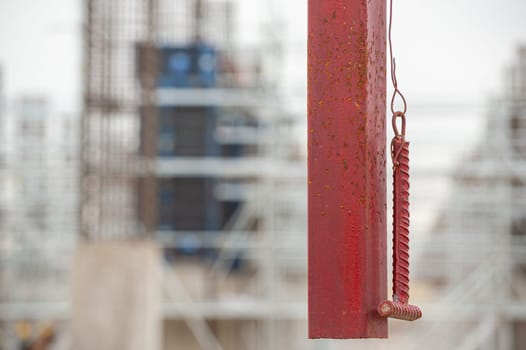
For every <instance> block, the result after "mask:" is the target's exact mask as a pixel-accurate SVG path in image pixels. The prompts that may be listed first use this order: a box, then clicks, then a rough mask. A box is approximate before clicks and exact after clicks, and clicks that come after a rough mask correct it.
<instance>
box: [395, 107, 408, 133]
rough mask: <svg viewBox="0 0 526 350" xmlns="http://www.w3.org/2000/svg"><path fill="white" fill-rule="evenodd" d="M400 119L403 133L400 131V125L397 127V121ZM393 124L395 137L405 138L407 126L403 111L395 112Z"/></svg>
mask: <svg viewBox="0 0 526 350" xmlns="http://www.w3.org/2000/svg"><path fill="white" fill-rule="evenodd" d="M398 118H400V119H401V120H402V132H401V133H400V132H399V131H398V125H396V119H398ZM392 122H393V131H394V134H395V137H402V138H404V137H405V124H406V120H405V112H401V111H398V112H394V113H393V119H392Z"/></svg>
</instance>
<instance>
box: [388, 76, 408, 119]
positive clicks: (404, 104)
mask: <svg viewBox="0 0 526 350" xmlns="http://www.w3.org/2000/svg"><path fill="white" fill-rule="evenodd" d="M393 79H396V76H395V77H394V78H393ZM395 82H396V80H395ZM396 84H398V83H396ZM397 95H398V96H399V97H400V99H401V100H402V112H401V113H402V114H405V113H406V112H407V101H406V100H405V96H404V95H403V94H402V92H401V91H400V90H398V86H397V85H396V86H395V87H394V91H393V95H392V96H391V112H392V113H393V114H395V113H397V112H395V101H396V96H397Z"/></svg>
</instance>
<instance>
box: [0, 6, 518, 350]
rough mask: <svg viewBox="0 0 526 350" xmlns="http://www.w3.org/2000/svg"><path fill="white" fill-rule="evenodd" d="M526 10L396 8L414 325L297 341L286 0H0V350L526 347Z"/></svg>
mask: <svg viewBox="0 0 526 350" xmlns="http://www.w3.org/2000/svg"><path fill="white" fill-rule="evenodd" d="M524 13H526V3H524V2H523V1H520V0H504V1H485V2H480V1H474V0H460V1H459V0H456V1H454V0H447V1H446V0H440V1H439V0H428V1H425V2H423V1H417V0H400V1H395V13H394V15H395V22H394V30H393V35H394V44H395V52H396V56H397V68H398V80H399V84H400V87H401V89H402V90H403V91H404V93H405V95H406V97H407V98H408V102H409V111H408V138H409V140H410V141H411V153H412V158H411V165H412V173H411V176H412V183H411V220H412V221H411V223H412V232H411V235H412V236H411V239H412V242H411V266H412V270H411V274H412V275H411V277H412V285H411V287H412V290H411V298H412V302H413V303H414V304H417V305H420V306H421V308H422V310H423V312H424V318H423V319H422V320H420V321H418V322H415V323H404V322H398V321H390V339H389V340H352V341H330V340H316V341H309V340H307V339H306V337H307V332H306V311H307V310H306V296H307V290H306V229H307V227H306V208H307V207H306V203H307V196H306V70H307V69H306V60H307V57H306V56H307V55H306V38H307V23H306V18H307V1H306V0H301V1H300V0H289V1H286V2H283V1H276V0H250V1H241V0H82V1H81V0H40V1H29V0H18V1H8V0H0V349H76V350H77V349H89V350H92V349H95V348H101V349H142V350H144V349H151V350H159V349H185V350H186V349H203V350H221V349H223V350H230V349H287V350H291V349H298V350H299V349H302V350H303V349H324V350H332V349H334V350H336V349H350V348H352V349H423V348H426V349H428V350H430V349H465V350H468V349H473V350H475V349H483V350H485V349H500V350H508V349H510V350H511V349H512V350H519V349H525V348H526V163H525V160H526V103H525V101H526V46H521V43H526V28H525V27H524V24H523V17H524ZM390 137H391V134H390V131H389V132H388V138H390ZM387 183H388V187H389V188H388V193H390V180H388V181H387ZM389 203H390V202H389ZM388 216H390V215H388ZM389 227H390V226H389ZM389 255H390V254H389Z"/></svg>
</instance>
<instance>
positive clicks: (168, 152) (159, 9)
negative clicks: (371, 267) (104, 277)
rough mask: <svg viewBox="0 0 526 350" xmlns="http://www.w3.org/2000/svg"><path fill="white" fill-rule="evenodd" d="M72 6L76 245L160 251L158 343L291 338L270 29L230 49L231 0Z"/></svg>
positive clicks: (289, 229) (276, 51) (294, 201)
mask: <svg viewBox="0 0 526 350" xmlns="http://www.w3.org/2000/svg"><path fill="white" fill-rule="evenodd" d="M85 4H86V22H87V23H86V43H85V113H84V117H83V126H82V130H83V133H82V135H83V140H82V145H83V147H82V184H81V194H82V200H81V235H82V237H83V238H84V239H86V240H88V241H97V240H115V239H117V240H119V239H124V240H127V239H134V238H144V237H153V238H155V239H156V240H157V241H158V242H159V243H160V244H161V245H162V247H163V250H164V260H163V266H164V270H163V275H164V278H163V284H164V287H163V290H164V293H165V295H164V298H165V300H164V304H163V315H164V318H165V332H164V333H165V337H164V342H165V345H164V346H165V348H167V349H169V348H173V347H175V346H176V345H177V346H180V347H182V348H185V349H193V348H196V349H197V348H202V349H221V348H223V349H269V348H270V349H277V348H285V347H290V346H289V345H288V344H285V343H284V342H283V341H288V339H289V338H290V337H291V335H292V334H294V333H295V332H297V333H298V336H296V337H294V338H295V339H304V336H303V335H304V327H305V325H304V320H303V319H304V317H305V316H304V315H305V302H304V301H305V290H304V286H305V275H306V274H305V236H304V233H305V232H306V227H305V222H306V220H305V213H306V210H305V206H306V200H305V186H306V184H305V172H306V171H305V169H306V166H305V159H304V156H302V152H303V145H301V142H302V140H301V139H295V137H294V136H293V135H294V133H295V128H296V127H297V126H296V124H297V122H298V118H294V116H292V115H290V113H289V112H287V111H286V110H285V109H284V108H283V106H282V103H281V100H280V95H279V84H278V79H279V70H280V68H279V67H280V61H281V59H282V58H281V57H280V55H281V54H282V50H281V45H282V43H281V42H280V41H279V36H278V35H273V26H274V25H275V23H276V21H277V20H278V19H276V20H275V21H274V22H273V23H266V24H264V25H266V26H267V28H266V31H267V32H268V33H269V35H268V37H266V38H263V40H262V41H261V47H257V48H244V47H239V45H238V44H237V42H236V41H234V40H233V39H232V34H233V30H234V28H233V26H234V24H235V21H234V16H235V14H236V7H235V5H236V3H235V2H232V1H228V0H222V1H199V0H192V1H188V0H187V1H182V0H181V1H176V2H174V1H167V0H130V1H118V0H110V1H108V0H88V1H86V2H85ZM254 25H262V24H261V23H257V24H254ZM297 320H300V321H301V322H299V323H298V322H295V321H297ZM280 334H281V336H280ZM295 346H296V347H297V348H298V349H299V348H303V347H302V346H299V345H298V344H295Z"/></svg>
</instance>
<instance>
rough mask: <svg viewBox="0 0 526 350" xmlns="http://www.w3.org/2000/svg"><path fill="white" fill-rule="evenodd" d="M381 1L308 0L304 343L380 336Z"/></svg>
mask: <svg viewBox="0 0 526 350" xmlns="http://www.w3.org/2000/svg"><path fill="white" fill-rule="evenodd" d="M385 11H386V4H385V0H347V1H341V0H309V39H308V40H309V41H308V83H309V87H308V152H309V160H308V168H309V175H308V183H309V185H308V186H309V190H308V199H309V219H308V220H309V257H308V261H309V282H308V284H309V302H308V303H309V337H310V338H385V337H387V319H386V318H383V317H381V316H380V315H379V314H378V311H377V307H378V304H379V303H380V302H381V301H384V300H386V298H387V264H386V260H387V256H386V255H387V246H386V243H387V242H386V240H387V232H386V230H387V228H386V154H385V153H386V132H385V109H386V108H385V107H386V82H385V76H386V57H385V48H386V24H385V14H386V12H385Z"/></svg>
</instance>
